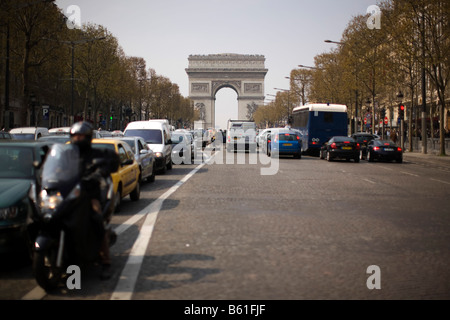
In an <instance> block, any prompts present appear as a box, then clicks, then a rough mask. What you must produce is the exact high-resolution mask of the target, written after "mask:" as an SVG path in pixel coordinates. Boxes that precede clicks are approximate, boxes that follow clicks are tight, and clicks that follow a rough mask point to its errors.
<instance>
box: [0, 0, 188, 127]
mask: <svg viewBox="0 0 450 320" xmlns="http://www.w3.org/2000/svg"><path fill="white" fill-rule="evenodd" d="M0 57H1V59H2V63H1V64H0V90H1V91H0V92H1V94H0V96H1V104H0V108H1V109H0V126H3V127H5V128H6V129H9V128H12V127H15V126H28V125H32V126H34V125H40V124H42V120H43V119H42V116H41V114H42V108H41V107H42V106H44V105H46V106H47V108H49V116H48V119H47V123H46V124H47V126H49V127H57V126H65V125H70V124H71V122H72V121H74V120H79V119H82V118H83V119H86V120H90V121H92V122H93V123H94V124H95V125H102V126H103V127H104V128H107V129H123V127H124V125H125V124H126V122H127V121H132V120H145V119H149V118H167V119H169V120H171V122H173V123H176V122H177V121H180V119H183V121H185V122H191V121H192V120H193V119H194V111H193V108H192V107H191V104H190V101H189V99H187V98H185V97H183V96H182V95H181V94H180V92H179V87H178V85H177V84H174V83H172V82H171V81H170V80H169V79H168V78H167V77H164V76H161V75H158V74H157V73H156V72H155V70H154V69H152V68H147V66H146V62H145V60H144V59H143V58H141V57H131V56H127V55H126V54H125V52H124V50H123V49H122V48H121V46H120V45H119V43H118V40H117V39H116V38H115V37H114V36H113V35H112V34H111V33H110V32H108V30H107V29H106V28H105V27H103V26H100V25H94V24H89V25H84V26H83V27H78V28H73V27H71V26H70V22H69V23H68V18H67V17H66V16H65V15H64V12H63V11H62V10H61V9H60V8H58V7H57V6H56V4H54V3H53V1H49V0H28V1H27V0H1V1H0Z"/></svg>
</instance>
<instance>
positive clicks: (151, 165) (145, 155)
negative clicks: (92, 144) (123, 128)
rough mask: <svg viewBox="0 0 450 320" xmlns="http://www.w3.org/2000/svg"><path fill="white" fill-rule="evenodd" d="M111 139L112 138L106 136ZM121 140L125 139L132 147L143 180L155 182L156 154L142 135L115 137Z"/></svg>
mask: <svg viewBox="0 0 450 320" xmlns="http://www.w3.org/2000/svg"><path fill="white" fill-rule="evenodd" d="M105 139H110V138H105ZM114 139H118V140H121V141H125V142H126V143H128V144H129V145H130V147H131V150H132V151H133V154H134V158H135V159H136V161H137V163H138V164H139V170H140V178H141V179H140V180H141V182H142V181H144V180H147V181H148V182H154V181H155V176H156V163H155V154H154V152H153V150H152V149H151V148H150V147H149V145H148V144H147V143H146V142H145V140H144V138H142V137H133V136H129V137H115V138H114Z"/></svg>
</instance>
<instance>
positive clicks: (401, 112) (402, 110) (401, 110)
mask: <svg viewBox="0 0 450 320" xmlns="http://www.w3.org/2000/svg"><path fill="white" fill-rule="evenodd" d="M399 116H400V119H404V118H405V106H404V105H403V104H400V107H399Z"/></svg>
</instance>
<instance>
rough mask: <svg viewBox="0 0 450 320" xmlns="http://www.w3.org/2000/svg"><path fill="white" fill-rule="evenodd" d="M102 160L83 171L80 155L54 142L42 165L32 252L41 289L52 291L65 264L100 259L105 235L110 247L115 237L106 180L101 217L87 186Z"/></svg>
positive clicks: (75, 149) (109, 182)
mask: <svg viewBox="0 0 450 320" xmlns="http://www.w3.org/2000/svg"><path fill="white" fill-rule="evenodd" d="M104 161H105V160H101V159H94V161H93V164H92V165H91V166H90V167H89V168H87V170H85V171H83V172H82V170H81V167H80V163H81V162H80V154H79V149H78V147H77V146H74V145H72V144H54V145H53V146H52V148H51V149H50V151H49V153H48V155H47V159H46V160H45V163H44V165H43V170H42V182H41V189H40V192H39V196H38V199H37V203H36V206H37V210H36V211H37V215H38V217H37V218H36V219H35V221H36V223H37V224H38V227H37V229H38V230H39V231H38V234H37V236H36V240H35V246H34V254H33V273H34V277H35V279H36V282H37V283H38V284H39V286H41V287H42V288H43V289H44V290H46V291H47V292H48V291H52V290H54V289H56V288H57V287H58V286H59V285H60V283H61V281H62V280H63V278H64V277H65V276H66V270H67V267H69V266H70V265H77V266H84V265H87V264H93V263H95V262H98V261H99V258H100V246H101V244H102V240H103V237H104V232H108V234H109V237H110V246H111V245H113V244H114V242H115V240H116V235H115V233H114V231H113V230H112V228H111V226H110V225H109V222H110V220H111V216H112V213H113V212H114V189H113V183H112V179H111V177H109V178H106V179H104V180H103V182H102V184H101V186H102V187H101V190H102V192H101V193H102V201H101V204H102V211H103V212H102V216H100V215H99V214H98V213H96V212H94V210H93V208H92V204H91V201H90V198H89V194H88V192H87V190H86V183H88V182H89V180H90V179H94V178H97V179H98V176H95V177H94V176H93V173H95V171H96V169H97V168H98V167H99V166H101V165H102V164H103V163H104Z"/></svg>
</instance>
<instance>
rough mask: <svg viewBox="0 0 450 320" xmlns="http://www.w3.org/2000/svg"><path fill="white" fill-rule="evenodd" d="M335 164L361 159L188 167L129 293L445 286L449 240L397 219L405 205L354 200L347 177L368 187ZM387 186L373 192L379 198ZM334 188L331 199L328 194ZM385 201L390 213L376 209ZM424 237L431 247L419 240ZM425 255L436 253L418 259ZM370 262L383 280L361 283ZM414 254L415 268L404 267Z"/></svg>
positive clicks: (203, 294) (182, 295) (207, 294)
mask: <svg viewBox="0 0 450 320" xmlns="http://www.w3.org/2000/svg"><path fill="white" fill-rule="evenodd" d="M302 159H303V158H302ZM304 159H305V160H306V159H307V157H304ZM331 164H333V165H337V166H341V165H343V166H344V167H343V168H346V169H348V168H349V165H351V166H354V165H356V166H358V165H359V164H351V163H337V162H336V163H327V162H325V161H318V159H314V158H311V159H308V160H307V161H303V160H300V161H299V160H296V161H295V162H294V161H292V160H290V159H282V160H281V166H280V171H279V174H277V175H275V176H270V177H267V176H266V177H263V176H260V175H259V171H258V170H257V169H256V170H254V168H253V169H252V167H251V166H242V167H239V166H238V165H234V166H230V165H215V166H212V167H209V170H208V175H205V176H203V177H202V176H201V175H196V176H194V177H193V178H192V179H191V180H190V181H189V183H188V184H185V185H184V186H182V187H181V188H180V190H179V192H177V194H176V195H174V196H176V200H178V201H180V202H179V205H178V206H177V207H176V208H171V209H170V210H168V211H167V212H165V214H163V215H160V217H159V220H158V224H157V225H156V226H155V230H154V235H153V237H152V241H151V245H150V246H149V248H148V251H147V255H146V258H145V259H144V263H145V267H144V268H143V272H142V274H141V275H140V278H139V281H138V287H137V288H136V289H137V292H136V293H135V295H134V299H186V297H189V299H191V298H192V299H308V298H310V299H327V298H332V299H355V298H356V299H357V298H370V299H377V298H379V299H390V298H392V299H395V298H405V297H406V298H407V297H422V296H424V295H427V296H428V297H436V296H437V297H442V296H443V295H445V294H446V292H445V289H446V288H445V287H444V288H442V286H443V285H442V283H441V281H440V279H442V278H439V277H437V276H436V271H443V272H444V273H443V276H444V278H447V277H448V271H447V270H443V269H442V266H443V265H445V263H443V262H447V261H446V260H445V259H446V258H445V256H444V257H438V255H436V254H435V252H434V251H435V250H441V251H442V250H445V248H443V247H441V245H442V244H441V243H438V244H434V243H433V241H431V240H433V239H431V240H430V239H428V238H427V236H428V235H429V234H427V235H423V234H422V233H419V234H415V233H414V232H413V231H415V230H414V228H416V227H417V225H420V222H417V224H416V223H414V224H413V225H412V226H411V225H410V224H408V223H406V224H404V225H403V224H398V223H396V222H397V220H398V219H396V218H395V217H396V216H397V215H400V216H401V215H402V214H404V210H403V209H404V208H391V207H389V206H386V205H383V203H381V204H380V205H379V206H378V209H377V210H373V209H372V208H371V207H364V206H362V207H361V208H363V209H366V210H356V209H355V208H354V207H355V202H358V201H361V202H363V201H364V200H365V199H364V198H363V197H358V196H355V195H354V194H353V192H354V189H353V185H354V184H356V185H357V186H358V188H356V189H360V188H367V191H369V190H370V187H368V186H367V184H366V183H363V182H354V181H353V179H351V181H349V180H348V179H344V185H340V186H339V188H336V185H334V184H333V183H330V175H331V176H333V175H336V176H337V175H339V174H337V173H336V168H334V167H333V168H332V169H330V167H329V165H331ZM232 167H233V169H231V168H232ZM355 168H356V167H355ZM374 169H375V168H374V167H373V166H371V167H368V170H374ZM370 172H371V171H370ZM358 180H360V179H357V181H358ZM268 183H270V185H271V188H268V187H267V184H268ZM292 185H295V187H294V189H295V190H296V192H292ZM197 190H209V192H205V191H203V192H198V191H197ZM385 194H386V193H385V192H381V193H380V194H375V198H378V199H379V200H382V198H383V197H384V196H385ZM333 195H335V198H334V202H336V204H334V203H332V204H331V203H330V199H329V197H330V196H333ZM349 199H351V200H356V201H349ZM412 205H414V203H413V204H412ZM194 208H195V209H194ZM384 211H389V212H390V214H386V215H384V216H381V217H380V216H379V213H380V212H384ZM423 214H424V213H423V212H422V214H421V215H419V216H418V218H419V219H423V217H422V216H423ZM447 225H448V223H447ZM409 229H411V232H409ZM440 231H442V230H440ZM447 234H448V233H447ZM410 238H412V239H413V240H414V242H413V245H410V241H409V240H410ZM400 240H401V241H400ZM421 241H425V242H427V245H428V246H429V247H428V248H424V246H422V247H421V248H419V249H417V248H415V246H414V244H416V243H420V242H421ZM392 243H394V244H395V245H394V246H392ZM425 247H426V246H425ZM424 257H428V258H431V260H430V261H433V263H432V264H431V265H430V266H424V265H423V260H422V259H423V258H424ZM408 261H410V264H408ZM374 263H379V265H380V267H381V270H382V272H383V279H384V280H386V282H389V283H390V284H389V285H387V288H389V290H384V291H383V290H382V291H378V292H377V291H371V290H368V288H367V287H366V281H367V277H368V275H367V274H366V270H367V268H368V266H369V265H371V264H374ZM411 263H413V265H414V263H419V267H420V268H414V269H413V270H412V271H411V270H406V271H405V270H403V267H405V268H408V267H410V266H411ZM418 269H419V270H418ZM409 271H411V272H409ZM417 274H419V275H421V276H420V277H417V279H418V280H419V281H418V282H419V284H418V286H417V287H418V288H419V289H417V291H416V292H415V291H414V290H412V291H411V290H410V282H408V281H409V280H411V279H413V278H414V276H417ZM399 275H400V276H399ZM383 283H385V282H383ZM416 283H417V282H416Z"/></svg>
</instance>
